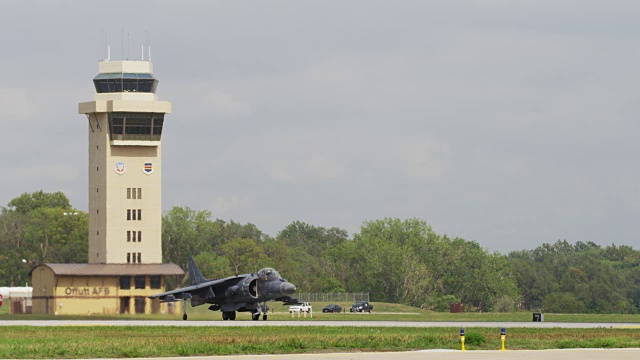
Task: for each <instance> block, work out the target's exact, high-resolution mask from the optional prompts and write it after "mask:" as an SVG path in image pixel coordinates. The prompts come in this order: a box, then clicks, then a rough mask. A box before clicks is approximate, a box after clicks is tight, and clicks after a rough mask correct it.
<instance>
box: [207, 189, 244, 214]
mask: <svg viewBox="0 0 640 360" xmlns="http://www.w3.org/2000/svg"><path fill="white" fill-rule="evenodd" d="M252 205H253V202H252V200H251V198H250V197H249V195H246V194H243V195H231V196H217V197H216V198H215V199H214V200H213V202H212V203H211V205H209V209H211V212H212V213H213V216H214V217H217V218H221V217H225V216H230V215H236V214H238V213H239V212H241V210H246V209H250V208H251V207H252Z"/></svg>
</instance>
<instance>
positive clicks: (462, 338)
mask: <svg viewBox="0 0 640 360" xmlns="http://www.w3.org/2000/svg"><path fill="white" fill-rule="evenodd" d="M460 342H461V343H462V349H461V350H462V351H464V350H465V349H464V329H460Z"/></svg>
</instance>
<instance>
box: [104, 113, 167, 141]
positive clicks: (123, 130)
mask: <svg viewBox="0 0 640 360" xmlns="http://www.w3.org/2000/svg"><path fill="white" fill-rule="evenodd" d="M163 124H164V113H144V112H112V113H109V129H110V135H111V140H143V141H160V136H161V135H162V125H163Z"/></svg>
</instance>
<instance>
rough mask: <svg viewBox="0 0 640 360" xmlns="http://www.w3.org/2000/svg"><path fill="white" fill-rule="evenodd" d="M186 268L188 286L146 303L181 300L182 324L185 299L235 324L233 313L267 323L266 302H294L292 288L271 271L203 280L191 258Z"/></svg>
mask: <svg viewBox="0 0 640 360" xmlns="http://www.w3.org/2000/svg"><path fill="white" fill-rule="evenodd" d="M188 266H189V282H190V285H189V286H187V287H183V288H181V289H176V290H171V291H167V292H163V293H161V294H155V295H152V296H149V298H150V299H157V298H160V302H176V301H180V300H182V308H183V309H184V313H183V315H182V320H187V307H186V304H185V301H186V300H187V299H189V300H191V306H199V305H203V304H211V306H209V310H211V311H217V310H220V311H222V319H223V320H235V319H236V311H237V312H251V318H252V319H253V320H258V319H260V315H262V320H267V310H268V307H267V306H266V301H269V300H275V301H282V302H283V303H284V305H290V304H294V303H297V302H298V300H297V299H294V298H292V297H291V295H292V294H293V293H294V292H295V291H296V287H295V286H294V285H293V284H292V283H290V282H288V281H287V280H285V279H283V278H282V277H280V274H278V272H277V271H276V270H275V269H272V268H264V269H262V270H260V271H258V273H257V274H243V275H236V276H231V277H228V278H224V279H205V278H204V276H202V274H201V273H200V270H199V269H198V267H197V266H196V263H195V261H193V258H192V257H191V256H189V265H188ZM260 303H263V304H262V305H260Z"/></svg>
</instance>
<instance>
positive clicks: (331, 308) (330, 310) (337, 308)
mask: <svg viewBox="0 0 640 360" xmlns="http://www.w3.org/2000/svg"><path fill="white" fill-rule="evenodd" d="M322 312H323V313H334V312H337V313H339V312H342V306H340V305H337V304H329V305H327V306H325V307H324V308H323V309H322Z"/></svg>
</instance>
